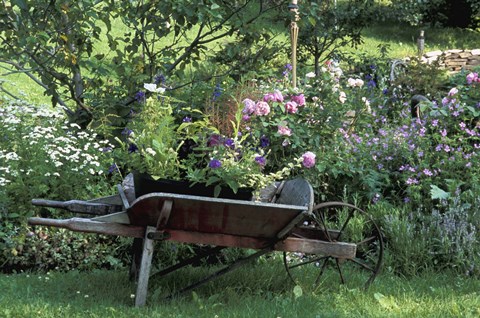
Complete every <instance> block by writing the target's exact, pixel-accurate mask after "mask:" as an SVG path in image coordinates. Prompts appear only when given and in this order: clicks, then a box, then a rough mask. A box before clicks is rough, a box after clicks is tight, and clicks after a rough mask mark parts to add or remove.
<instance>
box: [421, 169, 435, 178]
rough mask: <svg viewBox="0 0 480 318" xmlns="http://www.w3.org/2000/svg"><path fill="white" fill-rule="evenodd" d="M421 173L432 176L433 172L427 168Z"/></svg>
mask: <svg viewBox="0 0 480 318" xmlns="http://www.w3.org/2000/svg"><path fill="white" fill-rule="evenodd" d="M423 174H424V175H426V176H429V177H431V176H433V173H432V172H431V171H430V170H428V169H423Z"/></svg>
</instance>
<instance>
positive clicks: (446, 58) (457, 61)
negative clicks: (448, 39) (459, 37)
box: [421, 49, 480, 72]
mask: <svg viewBox="0 0 480 318" xmlns="http://www.w3.org/2000/svg"><path fill="white" fill-rule="evenodd" d="M439 58H440V65H441V66H443V67H445V68H446V69H447V70H448V71H450V72H459V71H461V70H462V69H466V70H472V69H473V68H475V67H480V49H476V50H448V51H433V52H428V53H425V54H423V56H422V58H421V59H422V61H424V62H425V63H432V62H434V61H436V60H438V59H439Z"/></svg>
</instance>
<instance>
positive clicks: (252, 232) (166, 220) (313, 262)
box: [28, 178, 383, 306]
mask: <svg viewBox="0 0 480 318" xmlns="http://www.w3.org/2000/svg"><path fill="white" fill-rule="evenodd" d="M132 180H133V178H130V179H127V182H124V184H123V186H120V185H119V186H118V190H119V194H118V195H116V196H110V197H105V198H100V199H96V200H91V201H85V202H84V201H67V202H57V201H48V200H33V201H32V203H33V204H34V205H38V206H48V207H57V208H64V209H67V210H70V211H72V212H79V213H88V214H94V215H96V216H95V217H93V218H78V217H75V218H70V219H63V220H58V219H50V218H37V217H33V218H30V219H29V220H28V222H29V224H30V225H46V226H54V227H60V228H66V229H70V230H72V231H78V232H86V233H98V234H108V235H118V236H125V237H133V238H135V239H134V246H137V248H136V249H134V251H135V252H134V257H133V259H134V261H133V262H132V269H131V274H132V273H133V274H134V277H136V278H137V291H136V294H135V305H136V306H143V305H144V304H145V303H146V299H147V290H148V280H149V277H150V267H151V263H152V255H153V251H154V242H155V241H173V242H178V243H193V244H206V245H209V246H212V247H211V248H210V249H209V250H208V252H206V253H203V254H202V255H197V256H196V257H193V258H190V259H187V260H183V261H181V262H179V263H178V264H175V265H173V266H171V267H169V268H166V269H164V270H162V271H161V272H159V273H157V274H156V276H163V275H166V274H168V273H171V272H173V271H175V270H177V269H180V268H182V267H184V266H187V265H190V264H192V263H193V262H195V261H197V260H198V258H201V257H206V256H208V255H210V253H216V252H218V251H219V250H220V249H223V248H227V247H237V248H248V249H254V250H257V252H255V253H254V254H251V255H249V256H248V257H244V258H240V259H238V260H236V261H235V262H234V263H232V264H230V265H228V266H226V267H225V268H223V269H221V270H220V271H218V272H216V273H214V274H212V275H210V276H208V277H205V278H204V279H202V280H200V281H198V282H196V283H194V284H192V285H190V286H187V287H185V288H183V289H180V290H178V291H177V292H175V293H174V294H172V295H170V296H169V298H170V297H172V296H173V295H177V294H180V293H183V292H186V291H189V290H191V289H193V288H195V287H198V286H200V285H202V284H204V283H207V282H209V281H211V280H212V279H214V278H216V277H219V276H221V275H223V274H226V273H228V272H230V271H232V270H233V269H236V268H238V267H239V266H240V265H243V264H245V263H246V262H248V261H251V260H252V259H255V258H258V257H260V256H262V255H264V254H266V253H269V252H272V251H281V252H284V264H285V268H286V270H287V273H288V275H289V277H290V278H292V280H294V281H295V283H297V284H303V283H305V282H307V283H308V284H311V283H312V282H313V283H315V284H318V283H319V282H320V278H321V277H322V275H324V273H326V272H327V271H328V269H329V268H330V266H329V265H330V264H331V265H333V266H332V267H333V268H334V269H335V270H336V271H337V272H338V273H339V274H340V279H341V282H342V283H344V282H345V273H346V272H345V271H344V270H342V267H343V266H344V264H345V263H351V264H354V265H355V266H356V267H357V268H358V269H360V270H361V271H360V272H362V273H364V274H362V275H363V276H362V278H363V279H364V280H365V285H366V286H368V285H369V284H370V283H371V282H372V281H373V280H374V279H375V277H376V275H377V273H378V272H379V270H380V265H381V260H382V255H383V241H382V237H381V235H380V231H379V229H378V227H377V226H376V225H375V224H374V223H373V221H372V220H371V218H369V217H368V216H367V215H366V214H365V213H364V212H363V211H362V210H360V209H358V208H356V207H354V206H353V205H349V204H345V203H341V202H327V203H323V204H319V205H317V206H315V207H314V206H313V190H312V187H311V186H310V184H309V183H308V182H306V181H305V180H303V179H295V180H289V181H285V182H282V183H280V184H278V183H277V184H276V186H275V187H273V190H274V191H270V193H272V195H270V197H269V201H270V202H254V201H243V200H235V199H221V198H211V197H202V196H196V195H185V194H175V193H166V192H152V193H147V194H144V195H141V196H139V197H138V198H137V197H135V194H134V193H135V191H134V189H135V186H136V185H135V184H133V183H134V182H133V181H132ZM273 201H275V202H273ZM358 222H361V223H362V229H361V231H358V230H357V231H350V227H351V226H350V224H353V225H354V226H353V227H352V228H354V229H356V228H357V227H358ZM353 240H354V241H353ZM346 261H350V262H346ZM303 268H308V269H309V270H308V271H305V270H302V269H303ZM358 269H357V271H358ZM307 272H308V273H309V274H310V273H311V275H313V276H312V277H310V276H309V275H307ZM347 273H348V274H350V273H351V272H350V269H348V270H347ZM302 280H304V282H302Z"/></svg>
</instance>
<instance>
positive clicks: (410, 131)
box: [340, 86, 480, 205]
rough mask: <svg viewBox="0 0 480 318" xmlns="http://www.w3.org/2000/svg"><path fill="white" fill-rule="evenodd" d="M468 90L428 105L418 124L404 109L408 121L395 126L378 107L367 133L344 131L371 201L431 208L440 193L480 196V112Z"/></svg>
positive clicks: (456, 90)
mask: <svg viewBox="0 0 480 318" xmlns="http://www.w3.org/2000/svg"><path fill="white" fill-rule="evenodd" d="M468 88H470V87H468ZM468 88H465V87H461V86H459V87H458V88H456V87H455V88H452V89H451V90H450V92H449V93H448V95H447V96H446V97H445V98H443V99H442V100H441V101H438V102H436V101H434V102H433V103H425V104H423V105H422V106H421V109H422V113H423V117H422V118H416V119H415V118H414V119H412V118H411V115H410V110H409V109H404V111H403V112H402V114H401V118H403V120H401V121H400V122H390V121H389V120H388V118H387V117H385V115H382V114H384V113H385V112H384V109H383V108H384V107H383V105H378V107H377V108H375V109H374V111H373V112H372V114H371V115H372V116H371V121H370V123H367V124H366V125H365V126H362V127H361V129H358V130H357V131H355V132H351V131H350V132H349V131H347V129H346V128H342V129H340V132H341V133H342V134H343V140H344V142H345V143H346V147H345V148H344V151H345V152H346V153H350V156H349V163H350V164H351V165H352V166H354V167H356V169H358V170H359V171H361V170H363V171H364V180H365V181H364V182H363V187H364V188H365V189H366V190H367V194H368V197H370V198H371V199H373V200H374V201H376V200H378V199H380V198H389V199H390V200H392V199H394V200H395V198H397V199H399V200H403V201H412V200H413V202H416V204H420V205H422V204H427V205H428V204H429V203H428V202H430V200H431V199H438V196H439V195H440V194H439V193H442V192H440V191H439V189H442V190H443V191H444V192H445V193H447V192H448V193H452V194H453V193H454V192H455V191H456V190H457V188H459V187H461V188H462V189H464V190H467V189H468V190H471V191H474V192H475V191H478V189H476V185H477V184H478V181H479V173H480V170H478V165H475V164H474V163H475V162H476V161H477V160H478V149H479V148H480V127H479V125H478V119H479V118H480V106H479V105H478V104H477V103H474V104H473V105H471V104H468V103H467V102H470V100H468V99H467V100H466V101H467V102H466V101H465V100H464V96H465V90H466V89H468ZM359 128H360V127H359ZM359 159H360V160H359ZM460 176H461V177H460ZM445 195H446V194H445Z"/></svg>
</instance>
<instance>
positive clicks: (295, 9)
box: [288, 0, 299, 88]
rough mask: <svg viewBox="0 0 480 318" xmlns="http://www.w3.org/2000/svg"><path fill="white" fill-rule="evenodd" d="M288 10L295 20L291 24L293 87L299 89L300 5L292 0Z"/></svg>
mask: <svg viewBox="0 0 480 318" xmlns="http://www.w3.org/2000/svg"><path fill="white" fill-rule="evenodd" d="M288 9H289V10H290V11H291V12H292V13H293V18H292V19H293V20H292V22H291V23H290V42H291V45H292V57H291V59H292V86H293V88H296V87H297V40H298V25H297V21H298V19H299V16H298V4H297V0H292V3H290V4H289V5H288Z"/></svg>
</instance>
